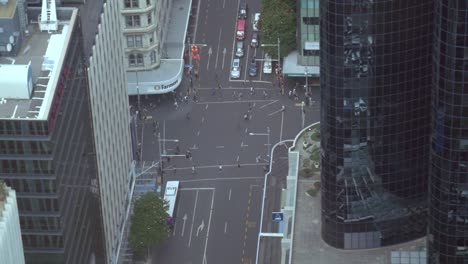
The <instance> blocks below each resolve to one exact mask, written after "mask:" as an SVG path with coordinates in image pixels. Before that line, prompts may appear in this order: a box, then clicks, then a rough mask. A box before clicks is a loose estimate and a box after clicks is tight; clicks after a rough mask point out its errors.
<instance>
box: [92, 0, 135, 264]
mask: <svg viewBox="0 0 468 264" xmlns="http://www.w3.org/2000/svg"><path fill="white" fill-rule="evenodd" d="M120 4H121V3H119V1H107V3H105V4H104V8H103V12H102V13H101V19H100V21H101V23H100V24H99V26H98V33H97V34H96V41H95V45H94V46H93V51H92V56H91V58H90V61H89V68H88V76H89V86H90V101H91V109H92V113H93V117H92V118H93V133H94V140H95V147H96V150H95V151H96V158H97V173H98V178H99V193H100V196H101V201H102V218H103V226H104V233H105V234H104V236H105V247H106V252H107V258H108V260H107V263H115V261H116V260H115V258H116V255H117V251H118V248H119V244H120V242H121V241H120V240H121V232H122V226H123V223H124V220H125V215H126V209H127V208H128V206H129V202H130V200H129V195H130V193H129V187H130V186H129V184H130V183H129V182H130V174H129V173H130V166H131V162H132V150H131V142H130V140H131V137H130V128H129V123H130V120H129V119H130V116H129V109H128V105H129V102H128V91H127V76H126V71H125V70H126V61H125V60H124V57H125V56H124V48H123V43H122V42H123V41H122V27H121V26H120V20H121V15H120V14H119V10H120Z"/></svg>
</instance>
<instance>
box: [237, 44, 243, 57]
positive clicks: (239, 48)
mask: <svg viewBox="0 0 468 264" xmlns="http://www.w3.org/2000/svg"><path fill="white" fill-rule="evenodd" d="M243 56H244V42H242V41H239V40H238V41H237V43H236V57H239V58H240V57H243Z"/></svg>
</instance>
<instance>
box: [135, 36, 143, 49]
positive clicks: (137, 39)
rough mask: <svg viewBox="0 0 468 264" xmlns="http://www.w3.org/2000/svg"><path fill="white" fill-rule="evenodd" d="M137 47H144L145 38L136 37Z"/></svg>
mask: <svg viewBox="0 0 468 264" xmlns="http://www.w3.org/2000/svg"><path fill="white" fill-rule="evenodd" d="M135 47H139V48H140V47H143V36H142V35H137V36H135Z"/></svg>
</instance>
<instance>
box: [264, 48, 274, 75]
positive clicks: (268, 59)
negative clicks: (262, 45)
mask: <svg viewBox="0 0 468 264" xmlns="http://www.w3.org/2000/svg"><path fill="white" fill-rule="evenodd" d="M271 72H272V68H271V57H270V54H268V53H265V60H264V61H263V73H266V74H270V73H271Z"/></svg>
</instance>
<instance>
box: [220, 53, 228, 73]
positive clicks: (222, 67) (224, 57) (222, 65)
mask: <svg viewBox="0 0 468 264" xmlns="http://www.w3.org/2000/svg"><path fill="white" fill-rule="evenodd" d="M226 52H227V51H226V48H224V49H223V64H221V69H222V70H224V62H225V61H226Z"/></svg>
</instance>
